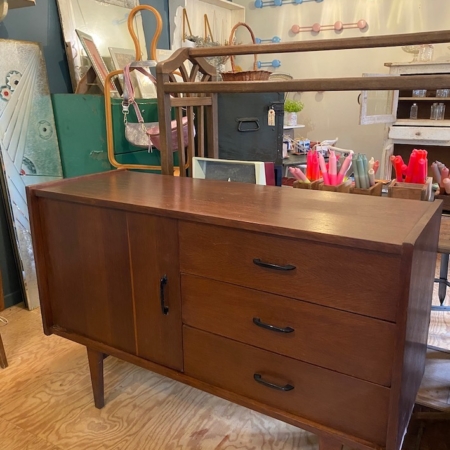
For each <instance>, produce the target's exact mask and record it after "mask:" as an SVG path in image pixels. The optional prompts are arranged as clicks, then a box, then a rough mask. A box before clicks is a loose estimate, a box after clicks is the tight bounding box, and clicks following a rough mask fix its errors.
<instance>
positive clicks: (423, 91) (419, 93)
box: [412, 89, 427, 97]
mask: <svg viewBox="0 0 450 450" xmlns="http://www.w3.org/2000/svg"><path fill="white" fill-rule="evenodd" d="M412 96H413V97H426V96H427V90H426V89H416V90H414V91H412Z"/></svg>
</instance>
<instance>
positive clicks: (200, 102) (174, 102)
mask: <svg viewBox="0 0 450 450" xmlns="http://www.w3.org/2000/svg"><path fill="white" fill-rule="evenodd" d="M211 104H212V101H211V97H176V98H172V99H171V100H170V106H173V107H179V106H210V105H211Z"/></svg>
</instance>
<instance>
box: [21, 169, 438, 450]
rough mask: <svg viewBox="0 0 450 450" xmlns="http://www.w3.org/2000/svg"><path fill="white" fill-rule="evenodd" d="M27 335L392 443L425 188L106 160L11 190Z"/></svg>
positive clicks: (295, 418) (426, 234)
mask: <svg viewBox="0 0 450 450" xmlns="http://www.w3.org/2000/svg"><path fill="white" fill-rule="evenodd" d="M28 201H29V209H30V213H31V219H32V235H33V245H34V251H35V258H36V267H37V273H38V282H39V292H40V301H41V307H42V317H43V323H44V331H45V333H46V334H48V335H49V334H52V333H54V334H57V335H59V336H63V337H65V338H68V339H71V340H73V341H75V342H79V343H81V344H83V345H85V346H86V347H87V352H88V360H89V366H90V370H91V378H92V385H93V391H94V399H95V405H96V406H97V407H98V408H101V407H102V406H103V405H104V392H103V358H104V355H114V356H116V357H118V358H122V359H124V360H126V361H129V362H131V363H133V364H137V365H140V366H143V367H145V368H147V369H149V370H152V371H154V372H158V373H160V374H162V375H164V376H167V377H170V378H173V379H175V380H178V381H181V382H183V383H187V384H189V385H191V386H194V387H196V388H199V389H202V390H205V391H207V392H210V393H212V394H214V395H218V396H220V397H223V398H226V399H228V400H230V401H232V402H235V403H238V404H241V405H243V406H246V407H248V408H251V409H254V410H256V411H260V412H262V413H265V414H267V415H269V416H272V417H275V418H277V419H280V420H283V421H285V422H288V423H290V424H294V425H297V426H299V427H300V428H303V429H306V430H309V431H312V432H314V433H317V434H318V435H319V438H320V450H339V449H341V446H342V445H348V446H349V447H351V448H353V449H364V450H367V449H386V450H399V449H400V446H401V443H402V440H403V437H404V433H405V430H406V427H407V425H408V421H409V418H410V415H411V412H412V408H413V405H414V401H415V397H416V394H417V391H418V389H419V385H420V382H421V379H422V375H423V370H424V364H425V352H426V340H427V333H428V323H429V315H430V308H431V293H432V286H433V278H434V269H435V261H436V249H437V243H438V234H439V225H440V215H441V202H434V203H429V202H419V201H411V200H399V199H390V198H377V197H368V196H359V195H350V194H337V193H331V192H321V191H307V190H300V189H288V188H276V187H271V186H256V185H251V184H240V183H224V182H215V181H205V180H193V179H189V178H177V177H171V176H163V175H152V174H143V173H133V172H128V171H122V170H119V171H115V172H108V173H103V174H99V175H91V176H86V177H81V178H76V179H69V180H64V181H58V182H54V183H49V184H42V185H37V186H33V187H29V188H28Z"/></svg>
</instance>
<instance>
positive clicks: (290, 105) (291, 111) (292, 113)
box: [284, 99, 304, 127]
mask: <svg viewBox="0 0 450 450" xmlns="http://www.w3.org/2000/svg"><path fill="white" fill-rule="evenodd" d="M303 106H304V105H303V103H302V102H301V101H299V100H291V99H286V101H285V102H284V111H285V116H286V120H285V125H287V126H288V127H295V125H297V113H298V112H300V111H301V110H302V109H303Z"/></svg>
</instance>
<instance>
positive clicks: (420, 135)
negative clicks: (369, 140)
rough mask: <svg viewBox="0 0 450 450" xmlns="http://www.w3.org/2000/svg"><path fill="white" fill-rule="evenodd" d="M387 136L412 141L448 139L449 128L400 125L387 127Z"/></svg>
mask: <svg viewBox="0 0 450 450" xmlns="http://www.w3.org/2000/svg"><path fill="white" fill-rule="evenodd" d="M389 137H390V138H391V139H399V140H402V139H403V140H414V141H418V140H419V141H450V129H449V128H445V127H442V128H441V127H402V126H394V127H390V128H389Z"/></svg>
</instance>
